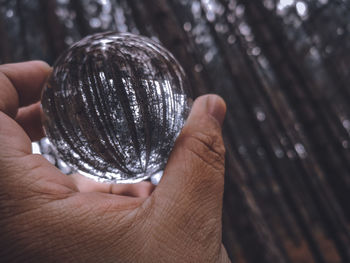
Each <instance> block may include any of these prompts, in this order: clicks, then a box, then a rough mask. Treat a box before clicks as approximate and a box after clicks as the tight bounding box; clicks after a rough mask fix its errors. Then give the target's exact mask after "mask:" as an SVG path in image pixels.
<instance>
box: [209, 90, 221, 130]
mask: <svg viewBox="0 0 350 263" xmlns="http://www.w3.org/2000/svg"><path fill="white" fill-rule="evenodd" d="M207 110H208V113H209V114H210V115H211V116H213V117H214V118H215V119H216V120H217V121H218V123H219V124H220V125H221V126H222V124H223V122H224V119H225V114H226V103H225V101H224V100H223V99H222V98H221V97H220V96H218V95H208V97H207Z"/></svg>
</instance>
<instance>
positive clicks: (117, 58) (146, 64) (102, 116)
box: [42, 32, 192, 183]
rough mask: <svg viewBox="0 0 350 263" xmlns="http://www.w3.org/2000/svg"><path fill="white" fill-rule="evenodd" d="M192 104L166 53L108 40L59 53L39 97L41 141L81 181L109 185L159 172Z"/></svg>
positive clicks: (154, 46)
mask: <svg viewBox="0 0 350 263" xmlns="http://www.w3.org/2000/svg"><path fill="white" fill-rule="evenodd" d="M191 102H192V100H191V98H190V88H189V85H188V82H187V80H186V77H185V75H184V73H183V70H182V69H181V66H180V65H179V63H178V62H177V61H176V60H175V59H174V57H173V56H172V55H171V54H170V52H169V51H167V50H166V49H164V48H163V47H162V46H160V45H159V44H158V43H156V42H154V41H152V40H150V39H148V38H145V37H140V36H135V35H131V34H116V33H111V32H108V33H102V34H96V35H92V36H88V37H86V38H84V39H82V40H81V41H79V42H77V43H76V44H74V45H73V46H72V47H70V48H69V49H68V50H67V51H66V52H65V53H63V54H62V55H61V56H60V57H59V58H58V60H57V61H56V63H55V65H54V69H53V73H52V75H51V76H50V78H49V80H48V83H47V85H46V87H45V89H44V93H43V97H42V106H43V111H44V115H45V120H44V126H45V130H46V134H47V136H48V138H49V139H50V141H51V143H52V144H53V145H54V147H55V149H56V152H57V154H58V156H59V157H60V158H61V159H63V160H64V161H65V162H66V163H67V164H68V165H69V166H71V167H72V168H73V169H74V170H75V171H77V172H79V173H81V174H83V175H85V176H87V177H90V178H93V179H95V180H97V181H100V182H114V183H134V182H139V181H141V180H144V179H146V178H149V177H150V176H152V175H153V174H156V173H159V172H161V171H162V170H163V169H164V166H165V164H166V162H167V159H168V156H169V153H170V151H171V149H172V147H173V145H174V142H175V139H176V137H177V135H178V134H179V132H180V131H181V129H182V127H183V125H184V122H185V120H186V118H187V116H188V114H189V110H190V105H191Z"/></svg>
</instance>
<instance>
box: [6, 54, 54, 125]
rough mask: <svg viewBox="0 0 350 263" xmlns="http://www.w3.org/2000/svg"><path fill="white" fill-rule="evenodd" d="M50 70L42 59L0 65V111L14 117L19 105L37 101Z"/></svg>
mask: <svg viewBox="0 0 350 263" xmlns="http://www.w3.org/2000/svg"><path fill="white" fill-rule="evenodd" d="M50 72H51V68H50V66H49V65H48V64H46V63H45V62H43V61H30V62H22V63H14V64H4V65H0V111H2V112H4V113H6V114H7V115H9V116H10V117H12V118H14V117H15V116H16V114H17V110H18V108H19V107H23V106H27V105H30V104H33V103H35V102H37V101H39V100H40V95H41V90H42V88H43V85H44V83H45V81H46V79H47V77H48V75H49V74H50Z"/></svg>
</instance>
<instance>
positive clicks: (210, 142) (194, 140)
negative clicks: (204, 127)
mask: <svg viewBox="0 0 350 263" xmlns="http://www.w3.org/2000/svg"><path fill="white" fill-rule="evenodd" d="M183 144H184V147H185V149H186V150H187V151H189V152H190V153H191V154H192V155H193V156H195V157H196V158H199V159H200V160H201V161H203V162H204V163H206V164H207V165H209V166H211V167H213V168H215V169H216V170H221V169H223V167H224V162H225V147H224V144H223V140H222V136H221V134H220V133H219V132H217V131H214V130H213V131H198V132H194V133H191V134H185V135H184V138H183Z"/></svg>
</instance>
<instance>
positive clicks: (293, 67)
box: [0, 0, 350, 263]
mask: <svg viewBox="0 0 350 263" xmlns="http://www.w3.org/2000/svg"><path fill="white" fill-rule="evenodd" d="M108 30H114V31H118V32H132V33H135V34H142V35H146V36H149V37H152V38H153V39H155V40H156V41H159V42H161V43H163V45H165V46H166V47H167V48H168V49H169V50H170V51H171V52H172V53H173V54H174V55H175V57H176V58H177V59H178V60H179V61H180V63H181V64H182V66H183V67H184V69H185V71H186V73H187V75H188V77H189V79H190V82H191V84H192V87H193V89H194V94H195V95H196V96H198V95H200V94H204V93H209V92H210V93H217V94H219V95H221V96H223V97H224V99H225V100H226V102H227V105H228V113H227V118H226V121H225V125H224V137H225V144H226V149H227V160H226V182H225V197H224V211H223V242H224V244H225V246H226V248H227V251H228V254H229V256H230V258H231V259H232V262H239V263H245V262H246V263H257V262H258V263H265V262H266V263H271V262H273V263H274V262H278V263H283V262H291V263H294V262H305V263H309V262H315V263H322V262H327V263H328V262H329V263H337V262H344V263H349V262H350V224H349V222H350V205H349V202H350V84H349V83H350V74H349V73H350V0H193V1H191V0H0V62H1V63H8V62H16V61H23V60H30V59H42V60H45V61H47V62H48V63H50V64H52V63H53V62H54V60H55V58H57V56H58V55H59V54H60V53H61V52H62V51H63V50H64V49H65V48H67V47H68V46H69V45H70V44H72V43H73V42H75V41H77V40H79V39H81V38H82V37H83V36H85V35H88V34H91V33H95V32H103V31H108ZM41 144H42V150H41V151H42V152H43V153H44V154H46V156H47V157H48V158H51V161H52V162H55V160H54V159H53V158H52V157H51V156H50V155H49V149H48V147H45V140H44V141H42V142H41ZM57 165H58V166H60V164H59V163H57ZM61 168H64V167H61Z"/></svg>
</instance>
